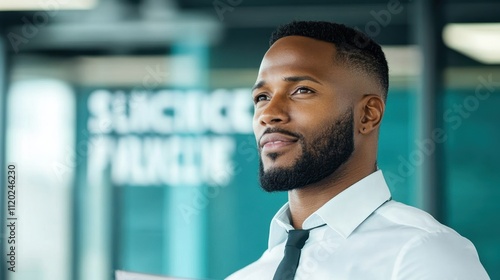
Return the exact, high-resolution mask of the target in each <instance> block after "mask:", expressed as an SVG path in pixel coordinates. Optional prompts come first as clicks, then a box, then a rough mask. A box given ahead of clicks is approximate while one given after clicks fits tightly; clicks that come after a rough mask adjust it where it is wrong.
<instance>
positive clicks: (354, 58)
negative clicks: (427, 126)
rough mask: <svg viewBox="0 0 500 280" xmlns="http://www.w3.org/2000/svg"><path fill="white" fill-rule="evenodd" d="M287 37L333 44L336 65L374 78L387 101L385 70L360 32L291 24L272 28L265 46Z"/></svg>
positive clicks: (379, 50) (315, 23) (375, 47)
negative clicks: (273, 29) (338, 63)
mask: <svg viewBox="0 0 500 280" xmlns="http://www.w3.org/2000/svg"><path fill="white" fill-rule="evenodd" d="M287 36H304V37H309V38H313V39H317V40H321V41H325V42H329V43H333V44H334V45H335V48H336V51H337V55H336V57H335V58H334V59H335V60H336V61H337V62H340V63H342V64H345V65H346V66H347V67H350V68H353V69H355V70H358V71H362V72H363V73H366V74H368V75H369V76H371V77H373V78H375V80H376V81H378V83H379V84H380V88H381V90H382V97H383V99H384V101H386V100H387V90H388V88H389V74H388V72H389V68H388V66H387V60H386V59H385V55H384V53H383V52H382V48H381V47H380V45H379V44H377V43H376V42H375V41H373V40H372V39H371V38H370V37H368V36H366V35H365V34H364V33H362V32H360V31H358V30H355V29H353V28H350V27H347V26H345V25H343V24H337V23H332V22H325V21H293V22H291V23H288V24H285V25H282V26H280V27H278V29H276V30H275V31H274V32H273V34H272V35H271V38H270V39H269V46H272V45H273V44H274V43H275V42H276V41H278V40H279V39H281V38H283V37H287Z"/></svg>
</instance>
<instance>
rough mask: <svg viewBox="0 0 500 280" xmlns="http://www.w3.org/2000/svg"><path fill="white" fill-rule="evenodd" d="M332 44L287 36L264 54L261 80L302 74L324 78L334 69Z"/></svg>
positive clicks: (260, 70)
mask: <svg viewBox="0 0 500 280" xmlns="http://www.w3.org/2000/svg"><path fill="white" fill-rule="evenodd" d="M335 55H336V50H335V46H334V44H333V43H328V42H324V41H320V40H316V39H312V38H308V37H303V36H288V37H283V38H281V39H279V40H278V41H276V42H275V43H274V44H273V45H272V46H271V48H269V50H268V51H267V52H266V54H265V55H264V58H263V60H262V63H261V65H260V69H259V77H260V78H261V79H264V78H267V76H269V75H272V74H274V73H278V72H279V73H283V71H286V72H296V71H299V72H303V74H305V73H307V74H312V75H315V76H317V77H318V78H323V77H324V78H326V77H327V76H328V74H329V73H331V71H333V70H334V68H335V63H334V58H335Z"/></svg>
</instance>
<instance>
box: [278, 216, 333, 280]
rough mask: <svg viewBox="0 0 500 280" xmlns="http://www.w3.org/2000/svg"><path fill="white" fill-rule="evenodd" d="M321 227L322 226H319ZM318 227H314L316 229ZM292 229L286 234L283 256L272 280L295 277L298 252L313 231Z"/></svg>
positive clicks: (284, 279)
mask: <svg viewBox="0 0 500 280" xmlns="http://www.w3.org/2000/svg"><path fill="white" fill-rule="evenodd" d="M321 226H324V224H323V225H321ZM318 227H320V226H317V227H314V228H318ZM314 228H311V229H294V230H290V231H289V232H288V239H287V241H286V245H285V256H284V257H283V259H282V260H281V262H280V264H279V265H278V269H276V273H274V278H273V280H291V279H293V278H294V277H295V272H296V271H297V266H298V265H299V259H300V250H301V249H302V247H304V244H305V243H306V240H307V239H308V238H309V231H310V230H312V229H314Z"/></svg>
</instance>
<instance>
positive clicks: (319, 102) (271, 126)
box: [253, 36, 355, 191]
mask: <svg viewBox="0 0 500 280" xmlns="http://www.w3.org/2000/svg"><path fill="white" fill-rule="evenodd" d="M334 57H335V48H334V47H333V45H332V44H330V43H327V42H322V41H319V40H314V39H311V38H307V37H301V36H289V37H284V38H282V39H280V40H278V41H277V42H275V43H274V45H273V46H272V47H271V48H270V49H269V51H268V52H267V53H266V55H265V56H264V59H263V60H262V63H261V67H260V70H259V75H258V78H257V83H256V86H255V87H254V90H253V98H254V102H255V113H254V121H253V128H254V133H255V137H256V139H257V144H258V147H259V155H260V181H261V185H262V187H263V188H264V189H265V190H267V191H280V190H291V189H295V188H301V187H304V186H306V185H309V184H313V183H316V182H319V181H321V180H322V179H324V178H326V177H327V176H329V175H331V174H332V173H334V172H335V171H336V170H337V169H338V168H339V166H341V165H342V164H343V163H345V162H346V161H347V160H348V159H349V157H350V155H351V154H352V152H353V150H354V139H353V117H354V116H353V109H352V97H351V96H352V94H351V92H352V91H353V86H352V83H355V79H353V77H352V76H353V75H352V72H349V71H347V70H346V69H345V68H344V67H343V66H341V65H336V64H335V63H334Z"/></svg>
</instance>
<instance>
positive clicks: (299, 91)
mask: <svg viewBox="0 0 500 280" xmlns="http://www.w3.org/2000/svg"><path fill="white" fill-rule="evenodd" d="M295 92H296V93H311V92H313V91H312V90H310V89H308V88H306V87H301V88H298V89H297V90H296V91H295Z"/></svg>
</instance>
